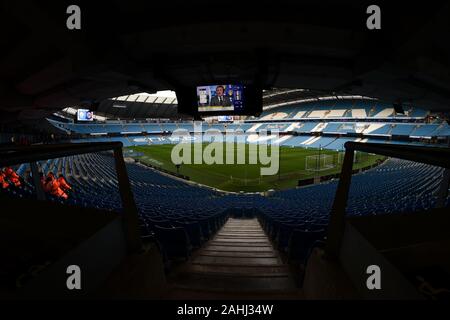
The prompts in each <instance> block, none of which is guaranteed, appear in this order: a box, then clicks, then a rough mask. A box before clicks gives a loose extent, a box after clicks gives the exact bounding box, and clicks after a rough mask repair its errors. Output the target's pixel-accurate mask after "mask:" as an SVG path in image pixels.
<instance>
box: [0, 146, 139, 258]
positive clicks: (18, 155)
mask: <svg viewBox="0 0 450 320" xmlns="http://www.w3.org/2000/svg"><path fill="white" fill-rule="evenodd" d="M122 147H123V144H122V142H96V143H75V144H44V145H33V146H12V147H9V146H8V147H2V148H0V168H2V167H6V166H11V165H16V164H21V163H30V166H31V170H32V175H33V183H34V187H35V189H36V193H37V195H38V199H39V198H40V199H43V198H42V195H43V190H42V186H41V183H40V180H39V172H38V168H37V164H36V162H37V161H41V160H48V159H56V158H61V157H67V156H74V155H78V154H85V153H92V152H101V151H110V150H112V151H113V153H114V160H115V167H116V174H117V181H118V185H119V193H120V197H121V200H122V208H123V223H124V228H125V230H124V232H125V236H126V241H127V247H128V251H129V252H130V253H131V252H138V251H139V250H140V249H141V248H142V242H141V238H140V236H139V227H138V210H137V206H136V203H135V201H134V196H133V192H132V191H131V186H130V180H129V179H128V173H127V170H126V166H125V161H124V159H123V153H122ZM39 194H41V197H40V196H39Z"/></svg>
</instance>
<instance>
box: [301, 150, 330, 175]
mask: <svg viewBox="0 0 450 320" xmlns="http://www.w3.org/2000/svg"><path fill="white" fill-rule="evenodd" d="M335 166H336V165H335V161H334V156H333V155H331V154H320V155H319V154H315V155H311V156H306V157H305V170H308V171H322V170H328V169H332V168H334V167H335Z"/></svg>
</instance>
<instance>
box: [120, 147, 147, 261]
mask: <svg viewBox="0 0 450 320" xmlns="http://www.w3.org/2000/svg"><path fill="white" fill-rule="evenodd" d="M114 160H115V163H116V173H117V181H118V184H119V192H120V197H121V199H122V205H123V221H124V227H125V230H124V231H125V237H126V240H127V244H128V251H129V252H130V253H132V252H137V251H139V250H140V249H141V248H142V241H141V237H140V235H139V223H138V221H139V219H138V210H137V206H136V203H135V201H134V197H133V192H132V191H131V185H130V180H129V179H128V173H127V168H126V166H125V161H124V160H123V154H122V147H116V148H114Z"/></svg>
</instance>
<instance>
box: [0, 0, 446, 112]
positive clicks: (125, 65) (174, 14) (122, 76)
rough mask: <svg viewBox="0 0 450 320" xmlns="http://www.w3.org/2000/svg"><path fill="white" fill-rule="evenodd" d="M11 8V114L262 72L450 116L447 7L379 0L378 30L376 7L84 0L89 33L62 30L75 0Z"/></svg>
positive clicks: (282, 83)
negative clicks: (372, 12)
mask: <svg viewBox="0 0 450 320" xmlns="http://www.w3.org/2000/svg"><path fill="white" fill-rule="evenodd" d="M3 3H4V5H3V7H2V9H3V10H0V21H1V22H0V37H1V39H2V44H3V45H2V52H1V53H0V101H1V104H0V108H1V110H2V112H4V113H5V112H8V113H10V114H12V115H14V116H19V117H20V115H21V114H27V116H28V117H33V114H35V116H36V118H39V117H41V116H42V112H43V111H45V112H47V111H48V110H51V111H54V110H58V109H59V110H60V109H63V108H65V107H69V106H76V105H78V104H79V103H80V101H92V102H93V104H94V105H98V106H100V105H101V104H99V103H100V102H101V101H103V100H105V99H108V98H111V97H118V96H126V97H127V98H126V99H127V100H126V101H128V99H131V100H132V99H133V96H132V97H130V95H133V94H135V93H139V92H149V93H154V92H157V91H160V90H167V89H176V88H177V87H182V86H189V85H192V84H196V83H214V82H215V81H216V82H217V81H220V82H222V81H226V80H228V79H241V80H242V81H243V82H244V83H245V82H246V83H250V82H252V81H254V80H255V75H256V74H257V75H258V79H259V81H261V83H262V84H263V85H264V86H265V87H266V88H271V87H279V88H287V89H294V88H307V89H308V90H309V91H313V92H323V93H324V94H326V95H361V96H370V97H375V98H379V99H382V100H385V101H388V102H389V101H390V102H394V101H402V102H411V103H413V104H416V105H421V106H424V107H426V108H428V109H431V110H447V111H448V110H449V109H450V61H449V59H448V57H449V56H450V42H448V41H446V39H447V38H448V34H447V32H446V30H449V29H450V20H449V19H448V17H449V16H450V4H449V3H448V2H447V1H435V2H433V5H427V6H425V5H423V4H420V3H412V2H409V3H408V5H407V6H406V5H403V4H400V3H399V4H395V3H394V1H389V2H387V1H378V3H377V4H378V5H379V6H380V7H381V8H382V29H381V30H375V31H374V30H368V29H367V27H366V25H365V21H366V19H367V14H366V9H367V7H368V5H371V4H372V2H371V1H358V2H355V1H346V0H343V1H338V2H336V1H333V2H331V1H287V0H279V1H264V0H262V1H259V2H258V3H257V4H255V3H254V2H253V1H249V2H247V3H239V5H238V6H235V5H234V4H233V3H231V2H230V6H224V5H223V3H221V2H210V1H174V2H167V1H159V0H156V1H130V0H127V1H125V0H117V1H111V2H109V3H107V4H103V3H101V2H95V1H79V3H80V7H81V11H82V26H81V30H68V29H67V27H66V21H65V20H66V18H67V15H66V13H65V12H66V9H67V7H68V6H69V5H71V4H73V3H72V1H66V0H61V1H57V2H54V1H45V0H44V1H32V0H25V1H12V0H7V1H4V2H3ZM24 8H26V9H24ZM224 10H225V11H226V10H230V12H231V11H232V14H223V15H222V18H221V19H220V21H218V20H217V19H216V17H217V15H215V14H212V13H214V12H223V11H224ZM218 35H220V36H218ZM305 93H306V92H305ZM139 99H144V96H139ZM147 99H151V98H150V97H147ZM146 101H147V100H146ZM149 101H150V100H149ZM122 102H123V101H122V100H118V101H117V99H116V101H114V102H112V103H119V104H120V103H122ZM132 102H133V103H139V102H140V101H136V100H135V101H132ZM166 102H170V103H166ZM155 105H158V106H160V108H163V107H165V106H168V107H169V109H170V108H171V106H172V105H174V101H170V100H169V99H167V100H160V101H156V100H155ZM97 111H99V112H102V111H101V110H97ZM3 118H8V117H7V116H6V115H5V116H4V117H2V119H3Z"/></svg>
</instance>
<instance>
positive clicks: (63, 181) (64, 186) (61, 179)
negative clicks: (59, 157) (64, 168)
mask: <svg viewBox="0 0 450 320" xmlns="http://www.w3.org/2000/svg"><path fill="white" fill-rule="evenodd" d="M58 182H59V185H60V188H61V189H63V191H65V192H67V191H69V190H72V187H71V186H70V185H69V183H67V180H66V178H64V176H63V175H62V174H61V173H60V174H59V176H58Z"/></svg>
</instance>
